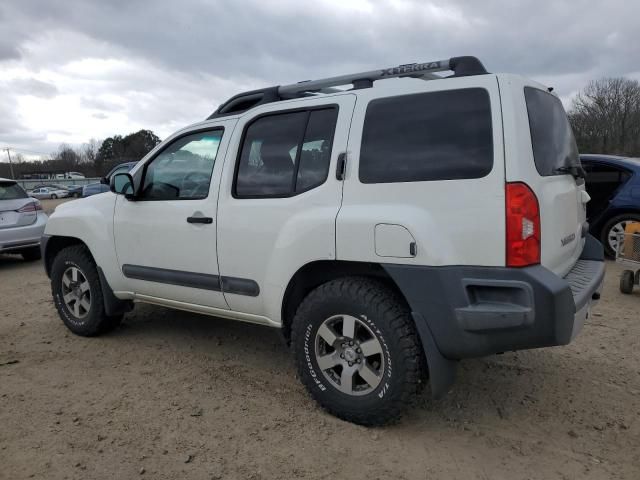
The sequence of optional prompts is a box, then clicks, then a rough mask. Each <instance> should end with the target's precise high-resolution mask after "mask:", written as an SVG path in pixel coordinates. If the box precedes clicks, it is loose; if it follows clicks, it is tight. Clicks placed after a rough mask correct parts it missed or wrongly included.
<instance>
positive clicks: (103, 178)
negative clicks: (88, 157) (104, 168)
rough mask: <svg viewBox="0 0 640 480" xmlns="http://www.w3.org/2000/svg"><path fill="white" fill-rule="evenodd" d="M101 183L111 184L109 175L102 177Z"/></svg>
mask: <svg viewBox="0 0 640 480" xmlns="http://www.w3.org/2000/svg"><path fill="white" fill-rule="evenodd" d="M100 183H101V184H103V185H109V183H110V182H109V179H108V178H107V177H102V178H101V179H100Z"/></svg>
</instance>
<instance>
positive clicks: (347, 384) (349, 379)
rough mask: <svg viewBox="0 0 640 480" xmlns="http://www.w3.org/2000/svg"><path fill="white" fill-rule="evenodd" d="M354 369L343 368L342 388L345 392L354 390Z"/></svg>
mask: <svg viewBox="0 0 640 480" xmlns="http://www.w3.org/2000/svg"><path fill="white" fill-rule="evenodd" d="M353 373H354V372H353V370H351V369H348V368H343V369H342V374H341V375H340V390H341V391H343V392H344V393H349V394H350V393H351V392H352V391H353Z"/></svg>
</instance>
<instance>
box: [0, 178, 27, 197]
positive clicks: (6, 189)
mask: <svg viewBox="0 0 640 480" xmlns="http://www.w3.org/2000/svg"><path fill="white" fill-rule="evenodd" d="M27 197H28V195H27V193H26V192H25V191H24V190H23V189H22V187H21V186H20V185H18V184H17V183H16V182H0V200H16V199H18V198H27Z"/></svg>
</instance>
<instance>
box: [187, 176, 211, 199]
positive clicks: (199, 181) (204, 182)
mask: <svg viewBox="0 0 640 480" xmlns="http://www.w3.org/2000/svg"><path fill="white" fill-rule="evenodd" d="M192 177H193V178H192ZM189 183H193V184H194V186H193V187H192V188H189V186H190V185H189ZM208 188H209V176H208V175H207V174H205V173H202V172H189V173H187V174H186V175H185V176H184V177H183V178H182V191H183V193H184V196H187V197H196V196H199V194H200V192H201V191H202V190H205V189H208Z"/></svg>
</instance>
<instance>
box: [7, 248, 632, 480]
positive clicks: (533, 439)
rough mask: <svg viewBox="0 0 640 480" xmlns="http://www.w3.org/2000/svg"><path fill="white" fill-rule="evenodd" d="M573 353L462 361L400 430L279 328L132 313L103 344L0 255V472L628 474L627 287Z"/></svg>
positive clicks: (36, 278) (34, 270)
mask: <svg viewBox="0 0 640 480" xmlns="http://www.w3.org/2000/svg"><path fill="white" fill-rule="evenodd" d="M620 271H621V269H620V267H619V266H618V265H616V264H614V263H609V265H608V277H607V284H606V288H605V292H604V296H603V300H602V301H601V302H600V304H599V305H598V306H597V307H596V308H595V309H594V312H593V316H592V317H591V319H590V320H589V322H588V324H587V325H586V326H585V329H584V331H583V332H582V334H581V335H580V336H579V337H578V339H577V340H576V341H575V342H574V343H573V344H572V345H570V346H567V347H558V348H550V349H541V350H534V351H525V352H518V353H506V354H504V355H500V356H494V357H489V358H484V359H478V360H468V361H465V362H461V364H460V369H459V378H458V381H457V383H456V385H455V387H454V388H453V389H452V391H451V392H450V393H449V394H448V395H447V396H446V397H445V398H444V399H442V400H439V401H433V400H431V399H430V398H429V396H428V392H426V393H425V395H424V396H423V397H421V398H420V401H419V403H418V405H417V407H415V408H414V409H412V410H411V411H409V412H408V414H407V415H406V416H405V418H404V419H403V421H402V422H401V423H399V424H398V425H394V426H390V427H386V428H378V429H367V428H363V427H359V426H356V425H352V424H349V423H346V422H343V421H340V420H338V419H336V418H333V417H331V416H329V415H327V414H325V413H324V412H322V411H321V410H320V409H318V408H317V407H316V405H315V404H314V403H313V402H312V401H311V400H310V399H309V397H308V396H307V395H306V393H305V391H304V390H303V388H302V386H301V385H300V384H299V382H298V381H297V379H296V377H295V372H294V368H293V366H292V361H291V359H290V358H289V354H288V351H287V350H286V348H285V347H284V346H283V344H282V343H281V342H280V340H279V336H278V333H277V332H276V331H275V330H271V329H268V328H264V327H259V326H253V325H248V324H242V323H237V322H232V321H227V320H221V319H215V318H210V317H205V316H200V315H196V314H190V313H183V312H175V311H171V310H167V309H162V308H158V307H152V306H138V307H137V308H136V310H135V311H134V312H132V313H130V314H128V315H127V317H126V319H125V321H124V323H123V325H122V327H121V328H119V329H118V330H116V331H115V332H113V333H111V334H109V335H106V336H103V337H99V338H91V339H87V338H81V337H77V336H74V335H72V334H71V333H70V332H68V331H67V329H66V328H65V327H64V326H63V324H62V322H61V321H60V320H59V318H58V316H57V314H56V312H55V310H54V307H53V304H52V302H51V295H50V291H49V283H48V279H47V278H46V276H45V274H44V272H43V270H42V266H41V264H40V263H39V262H35V263H26V262H23V261H22V260H20V259H19V257H13V256H9V255H4V256H2V255H0V478H3V479H5V478H6V479H11V480H15V479H21V478H41V479H54V478H55V479H58V478H69V479H76V478H77V479H85V478H92V479H100V478H154V479H175V478H194V479H212V478H225V479H226V478H228V479H245V478H246V479H270V478H279V479H291V478H309V479H322V478H334V479H335V478H350V479H353V480H356V479H361V478H362V479H364V478H366V479H377V478H380V479H439V480H440V479H445V480H446V479H465V480H466V479H486V480H489V479H491V480H495V479H509V480H513V479H555V478H558V479H574V478H580V479H585V480H588V479H598V480H600V479H621V478H624V479H636V480H637V479H638V478H640V353H639V352H640V348H639V347H640V345H639V344H638V343H639V342H638V339H639V338H640V336H639V334H640V315H639V314H638V311H639V310H640V289H638V290H637V291H636V292H635V293H634V294H633V295H631V296H624V295H622V294H620V293H619V292H618V290H617V288H618V277H619V274H620Z"/></svg>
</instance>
